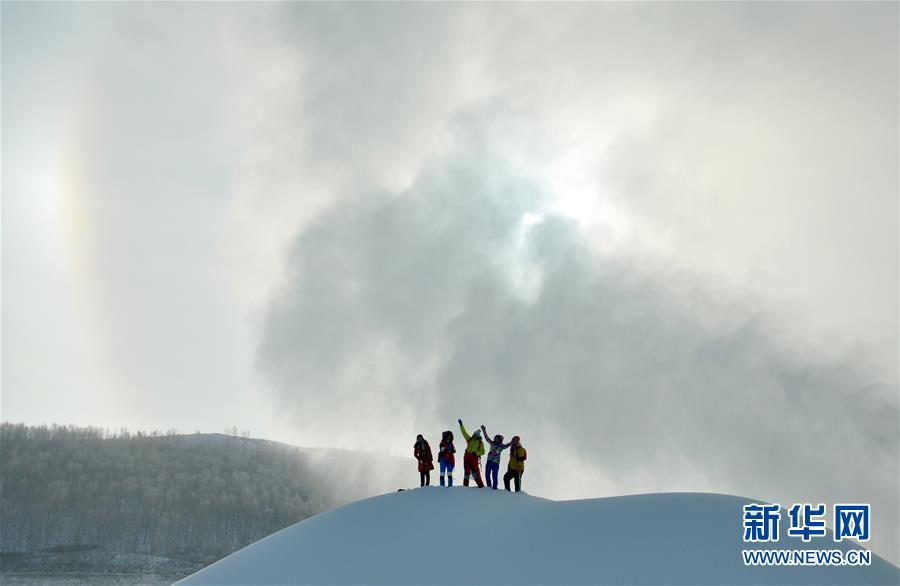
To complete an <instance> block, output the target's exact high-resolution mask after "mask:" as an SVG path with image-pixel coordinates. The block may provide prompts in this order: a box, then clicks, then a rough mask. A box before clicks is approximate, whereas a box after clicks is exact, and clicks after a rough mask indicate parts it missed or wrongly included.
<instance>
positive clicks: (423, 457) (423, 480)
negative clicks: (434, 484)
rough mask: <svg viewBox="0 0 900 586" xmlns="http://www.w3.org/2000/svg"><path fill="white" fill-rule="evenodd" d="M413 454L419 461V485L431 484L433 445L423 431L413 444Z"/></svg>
mask: <svg viewBox="0 0 900 586" xmlns="http://www.w3.org/2000/svg"><path fill="white" fill-rule="evenodd" d="M413 456H415V457H416V461H417V462H418V463H419V483H420V484H419V486H431V471H432V470H434V456H432V455H431V446H429V445H428V442H427V441H426V440H425V438H424V437H422V434H421V433H420V434H419V435H417V436H416V443H415V444H413Z"/></svg>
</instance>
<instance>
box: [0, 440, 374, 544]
mask: <svg viewBox="0 0 900 586" xmlns="http://www.w3.org/2000/svg"><path fill="white" fill-rule="evenodd" d="M229 431H230V430H229ZM246 435H248V434H241V436H238V435H237V432H236V430H235V432H234V433H233V434H231V435H224V434H199V433H197V434H191V435H178V434H177V433H175V432H174V430H171V431H169V432H167V433H165V434H163V433H161V432H150V433H145V432H129V431H128V430H118V431H110V430H108V429H103V428H98V427H76V426H59V425H51V426H28V425H24V424H14V423H3V424H2V426H0V551H2V552H28V551H50V550H54V549H55V550H57V551H58V550H60V549H65V548H73V549H84V548H97V549H101V550H105V551H110V552H116V553H143V554H151V555H160V556H166V557H174V558H179V559H185V560H197V561H204V562H210V561H213V560H216V559H219V558H221V557H223V556H225V555H227V554H229V553H231V552H233V551H236V550H237V549H240V548H241V547H244V546H245V545H248V544H250V543H252V542H254V541H256V540H258V539H260V538H262V537H264V536H266V535H269V534H271V533H273V532H275V531H277V530H279V529H282V528H284V527H286V526H288V525H291V524H293V523H296V522H298V521H300V520H303V519H305V518H307V517H309V516H311V515H315V514H317V513H319V512H322V511H325V510H327V509H329V508H332V507H334V506H338V505H341V504H344V503H346V502H349V501H351V500H355V499H358V498H362V497H364V496H368V495H370V494H372V490H373V488H372V486H371V485H367V484H366V483H364V482H357V481H356V480H359V479H364V478H366V477H367V476H370V475H371V474H372V470H371V468H372V467H373V466H374V465H375V463H374V462H372V461H371V459H369V458H366V457H365V456H364V455H353V454H347V453H343V454H338V453H335V454H333V455H332V456H333V457H332V456H329V455H326V456H325V458H324V460H323V456H322V451H318V452H316V453H313V452H312V451H307V450H303V449H300V448H296V447H293V446H287V445H285V444H279V443H277V442H269V441H265V440H256V439H250V438H248V437H246ZM351 470H352V471H353V472H352V473H349V471H351Z"/></svg>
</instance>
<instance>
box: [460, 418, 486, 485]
mask: <svg viewBox="0 0 900 586" xmlns="http://www.w3.org/2000/svg"><path fill="white" fill-rule="evenodd" d="M457 421H459V430H460V431H461V432H462V434H463V438H464V439H465V440H466V453H465V454H464V455H463V486H469V476H473V475H474V476H475V483H476V484H477V485H478V488H484V482H483V481H482V480H481V462H480V459H481V456H483V455H484V441H483V440H482V439H481V430H480V429H476V430H475V433H473V434H472V435H469V432H467V431H466V426H465V425H463V421H462V419H458V420H457Z"/></svg>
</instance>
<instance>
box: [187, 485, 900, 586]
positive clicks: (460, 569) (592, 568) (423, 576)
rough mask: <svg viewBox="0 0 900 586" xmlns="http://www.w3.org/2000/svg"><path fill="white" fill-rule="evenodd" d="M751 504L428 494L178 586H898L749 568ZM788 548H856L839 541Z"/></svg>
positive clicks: (894, 573) (861, 571)
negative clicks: (745, 556)
mask: <svg viewBox="0 0 900 586" xmlns="http://www.w3.org/2000/svg"><path fill="white" fill-rule="evenodd" d="M748 502H750V501H749V500H747V499H744V498H740V497H734V496H726V495H717V494H697V493H669V494H647V495H636V496H624V497H612V498H602V499H592V500H580V501H550V500H545V499H541V498H536V497H533V496H529V495H527V494H525V493H520V494H513V493H507V492H505V491H502V490H501V491H491V490H484V489H482V490H479V489H474V488H469V489H466V488H453V489H442V488H435V487H432V488H425V489H416V490H412V491H404V492H397V493H392V494H386V495H383V496H378V497H374V498H370V499H366V500H363V501H358V502H355V503H352V504H349V505H346V506H344V507H341V508H339V509H334V510H331V511H328V512H325V513H322V514H320V515H317V516H315V517H312V518H310V519H307V520H305V521H302V522H300V523H297V524H296V525H292V526H291V527H288V528H286V529H284V530H282V531H279V532H278V533H275V534H273V535H271V536H269V537H267V538H265V539H262V540H260V541H258V542H256V543H254V544H252V545H250V546H248V547H246V548H244V549H242V550H240V551H238V552H236V553H234V554H232V555H230V556H228V557H226V558H224V559H223V560H220V561H219V562H217V563H215V564H213V565H211V566H209V567H207V568H205V569H203V570H201V571H199V572H197V573H196V574H193V575H192V576H189V577H188V578H186V579H185V580H183V581H182V582H179V584H221V585H225V584H243V585H248V584H463V583H466V584H795V583H799V584H866V583H868V584H872V583H874V584H898V582H900V573H898V569H897V568H896V567H895V566H893V565H891V564H889V563H888V562H886V561H885V560H883V559H882V558H879V557H877V556H874V555H873V556H872V564H871V566H868V567H847V566H845V567H829V568H823V567H775V568H762V567H746V566H744V563H743V560H742V557H741V553H740V552H741V550H742V549H744V547H745V544H744V543H743V541H742V508H741V507H742V505H744V504H746V503H748ZM773 546H775V547H780V548H794V547H796V548H801V547H803V548H812V547H816V548H821V549H835V548H839V549H842V550H849V549H851V548H852V547H853V546H851V545H849V544H848V543H847V542H842V543H840V544H836V543H835V542H833V541H832V539H831V534H830V532H829V535H828V536H827V537H825V538H819V539H817V540H813V541H812V542H811V545H809V544H808V545H803V544H802V542H800V541H799V540H795V539H793V538H791V539H790V540H787V539H786V538H785V536H782V541H781V542H780V543H778V544H773Z"/></svg>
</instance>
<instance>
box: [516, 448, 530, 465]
mask: <svg viewBox="0 0 900 586" xmlns="http://www.w3.org/2000/svg"><path fill="white" fill-rule="evenodd" d="M519 450H522V455H521V456H519V455H518V454H516V456H517V458H518V460H519V462H524V461H525V460H527V459H528V450H526V449H525V448H523V447H522V446H519ZM516 451H518V450H516Z"/></svg>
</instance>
